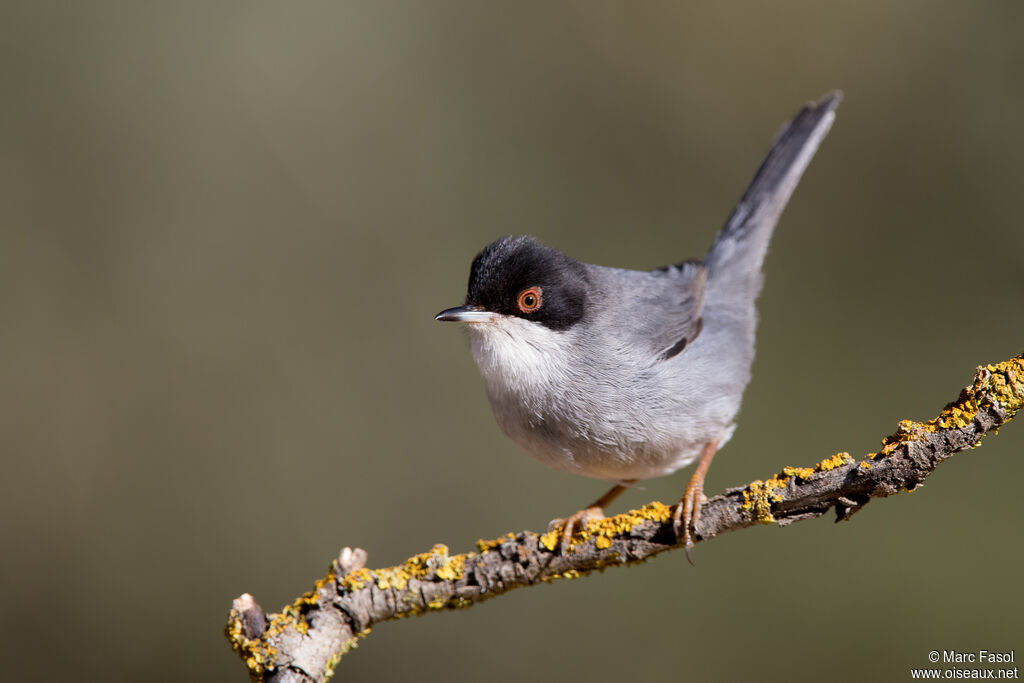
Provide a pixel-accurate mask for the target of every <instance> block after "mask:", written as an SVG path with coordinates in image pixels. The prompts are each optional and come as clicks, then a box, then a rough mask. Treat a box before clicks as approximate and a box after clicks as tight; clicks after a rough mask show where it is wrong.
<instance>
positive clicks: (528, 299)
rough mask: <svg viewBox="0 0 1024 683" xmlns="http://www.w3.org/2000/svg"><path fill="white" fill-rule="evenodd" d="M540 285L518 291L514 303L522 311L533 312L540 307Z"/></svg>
mask: <svg viewBox="0 0 1024 683" xmlns="http://www.w3.org/2000/svg"><path fill="white" fill-rule="evenodd" d="M540 301H541V300H540V287H530V288H529V289H524V290H523V291H521V292H519V297H518V298H517V299H516V304H517V305H518V306H519V310H520V311H522V312H523V313H533V312H534V311H536V310H537V309H538V308H540Z"/></svg>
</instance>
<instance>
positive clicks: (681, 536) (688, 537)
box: [672, 479, 704, 565]
mask: <svg viewBox="0 0 1024 683" xmlns="http://www.w3.org/2000/svg"><path fill="white" fill-rule="evenodd" d="M703 503H704V482H703V481H700V482H694V480H692V479H691V480H690V483H689V484H688V485H687V487H686V491H685V492H684V493H683V497H682V498H681V499H680V500H679V504H678V505H676V509H675V512H673V514H672V530H673V531H674V532H675V535H676V543H681V544H682V545H683V552H684V553H686V561H687V562H689V563H690V564H691V565H693V558H692V557H690V549H691V548H693V546H694V544H695V543H696V542H697V522H698V521H700V509H701V505H702V504H703Z"/></svg>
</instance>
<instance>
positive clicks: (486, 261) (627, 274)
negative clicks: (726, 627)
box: [436, 91, 842, 558]
mask: <svg viewBox="0 0 1024 683" xmlns="http://www.w3.org/2000/svg"><path fill="white" fill-rule="evenodd" d="M841 98H842V94H841V93H840V92H838V91H836V92H832V93H829V94H828V95H826V96H825V97H823V98H822V99H821V100H820V101H818V102H816V103H812V104H808V105H806V106H805V107H804V108H803V109H801V110H800V112H799V113H797V115H796V116H795V117H794V118H793V120H792V121H790V122H789V123H788V124H787V125H786V126H785V127H783V129H782V131H781V133H779V135H778V137H777V139H776V141H775V144H774V145H773V146H772V148H771V150H770V151H769V152H768V156H767V157H766V158H765V160H764V162H762V164H761V167H760V168H759V169H758V171H757V173H756V174H755V175H754V178H753V180H752V181H751V183H750V186H749V187H748V188H747V190H746V192H745V193H744V194H743V196H742V198H740V201H739V204H738V205H737V206H736V208H735V209H734V210H733V212H732V215H731V216H730V217H729V219H728V220H727V221H726V223H725V226H724V227H723V228H722V229H721V231H720V232H719V233H718V236H717V237H716V238H715V241H714V244H712V246H711V249H710V250H709V251H708V253H707V255H706V256H705V257H704V259H703V260H690V261H684V262H682V263H679V264H676V265H671V266H665V267H662V268H657V269H655V270H650V271H635V270H624V269H621V268H608V267H604V266H596V265H590V264H587V263H581V262H580V261H577V260H576V259H573V258H571V257H569V256H566V255H565V254H563V253H561V252H559V251H557V250H555V249H551V248H549V247H546V246H544V245H542V244H541V243H540V242H538V241H536V240H535V239H533V238H531V237H526V236H518V237H503V238H501V239H499V240H497V241H496V242H493V243H492V244H489V245H488V246H486V247H484V249H483V250H482V251H481V252H480V253H479V254H477V256H476V258H475V259H474V260H473V265H472V267H471V269H470V274H469V290H468V293H467V294H466V303H465V305H464V306H458V307H456V308H449V309H447V310H445V311H442V312H440V313H438V314H437V316H436V320H443V321H455V322H462V323H467V324H468V325H467V327H468V330H469V339H470V347H471V349H472V353H473V359H474V360H475V361H476V364H477V366H478V367H479V369H480V372H481V374H482V375H483V377H484V381H485V383H486V386H487V396H488V398H489V399H490V403H491V408H492V410H493V411H494V416H495V418H496V419H497V421H498V425H499V426H500V427H501V429H502V431H504V432H505V434H507V435H508V436H509V438H511V439H512V440H513V441H515V442H516V443H517V444H518V445H519V446H520V447H522V448H523V449H524V450H525V451H526V452H527V453H529V454H530V455H532V456H533V457H534V458H536V459H537V460H539V461H541V462H542V463H544V464H546V465H549V466H551V467H553V468H555V469H557V470H563V471H566V472H573V473H576V474H582V475H586V476H589V477H596V478H599V479H605V480H608V481H612V482H615V486H614V487H613V488H612V489H611V490H610V491H608V493H606V494H605V495H604V496H602V497H601V498H599V499H598V500H596V501H595V502H594V503H593V504H592V505H589V506H587V507H586V508H584V509H582V510H580V511H579V512H577V513H576V514H574V515H572V516H570V517H569V518H568V519H566V520H564V529H563V533H562V545H561V550H562V552H563V553H566V552H568V551H569V549H570V543H571V538H572V534H573V531H574V529H575V528H576V527H577V526H578V525H581V524H585V522H586V520H587V519H588V518H592V517H600V516H601V515H602V514H603V508H604V507H605V506H607V505H608V504H609V503H611V502H612V500H614V499H615V498H616V497H617V496H618V495H619V494H620V493H622V491H623V490H625V488H626V487H627V486H629V485H630V484H632V483H633V482H635V481H636V480H637V479H649V478H652V477H660V476H663V475H667V474H671V473H673V472H675V471H676V470H678V469H680V468H682V467H685V466H687V465H689V464H691V463H692V462H694V461H695V460H696V461H698V464H697V469H696V471H695V472H694V474H693V476H692V478H691V479H690V482H689V484H688V486H687V487H686V491H685V493H684V494H683V496H682V498H681V500H680V501H679V504H678V505H677V506H676V509H675V514H674V518H673V521H674V529H675V532H676V538H677V541H679V542H682V543H683V544H684V547H685V548H686V554H687V558H689V556H690V552H689V551H690V548H692V547H693V544H694V539H695V537H696V524H697V521H698V519H699V516H700V508H701V504H702V501H703V496H704V492H703V489H704V475H705V473H706V472H707V469H708V466H709V465H710V464H711V459H712V458H713V457H714V455H715V452H716V451H717V450H718V449H719V448H721V447H722V446H723V445H724V444H725V442H726V441H728V440H729V437H730V436H731V435H732V432H733V429H734V427H735V425H734V422H733V420H734V419H735V417H736V413H737V412H738V411H739V408H740V400H741V399H742V397H743V390H744V389H745V388H746V386H747V383H748V382H749V381H750V366H751V363H752V362H753V359H754V330H755V327H756V325H757V312H756V310H755V308H754V302H755V299H756V298H757V295H758V293H759V292H760V290H761V282H762V275H761V264H762V262H763V260H764V256H765V252H766V250H767V248H768V242H769V240H770V238H771V235H772V231H773V229H774V228H775V223H776V222H777V221H778V218H779V215H780V214H781V213H782V210H783V208H784V207H785V206H786V203H787V201H788V200H789V197H790V195H791V194H792V193H793V190H794V189H795V188H796V185H797V182H798V181H799V180H800V176H801V175H802V174H803V172H804V169H805V168H806V167H807V164H808V163H809V162H810V160H811V157H812V156H813V155H814V152H815V151H816V150H817V148H818V145H819V144H821V141H822V139H823V138H824V137H825V135H826V133H827V132H828V130H829V128H830V127H831V125H832V121H833V119H834V118H835V109H836V107H837V106H838V105H839V101H840V99H841ZM561 521H563V520H555V522H556V523H557V522H561Z"/></svg>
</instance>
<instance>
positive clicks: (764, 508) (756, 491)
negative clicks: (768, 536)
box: [740, 477, 789, 524]
mask: <svg viewBox="0 0 1024 683" xmlns="http://www.w3.org/2000/svg"><path fill="white" fill-rule="evenodd" d="M788 480H789V477H784V478H782V479H779V478H778V477H772V478H771V479H769V480H768V481H761V480H760V479H758V480H757V481H752V482H750V483H749V484H747V488H745V489H743V503H742V504H741V505H740V510H753V511H754V514H755V515H756V516H757V521H759V522H761V523H762V524H772V523H774V522H775V517H774V515H772V503H777V502H779V501H780V500H782V496H780V495H779V494H778V493H776V491H777V490H778V489H781V488H785V486H786V482H787V481H788Z"/></svg>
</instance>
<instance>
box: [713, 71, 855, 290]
mask: <svg viewBox="0 0 1024 683" xmlns="http://www.w3.org/2000/svg"><path fill="white" fill-rule="evenodd" d="M842 98H843V94H842V93H841V92H840V91H838V90H834V91H832V92H830V93H828V94H827V95H825V96H824V97H822V98H821V99H820V100H818V101H817V102H813V103H810V104H807V105H806V106H804V108H803V109H801V110H800V112H799V113H798V114H797V115H796V116H795V117H793V120H792V121H790V122H789V123H787V124H786V125H785V126H784V127H783V128H782V131H781V132H780V133H779V135H778V137H776V139H775V144H774V145H772V148H771V151H769V152H768V156H767V157H765V159H764V161H763V162H761V167H760V168H759V169H757V173H756V174H754V179H753V180H751V181H750V185H749V187H747V191H746V192H744V193H743V197H741V198H740V201H739V203H738V204H737V205H736V208H735V209H733V212H732V215H731V216H729V220H727V221H726V222H725V226H724V227H723V228H722V229H721V231H719V233H718V236H717V237H716V238H715V243H714V244H713V245H712V246H711V250H710V251H708V254H707V256H706V257H705V259H704V262H705V263H706V264H707V267H708V285H709V290H716V289H717V290H719V293H721V294H725V293H726V291H731V292H737V291H738V290H739V291H744V290H745V291H747V292H749V294H750V296H751V297H752V298H753V297H756V296H757V292H758V290H759V289H760V283H761V262H762V261H763V260H764V255H765V252H766V251H767V250H768V242H769V240H771V236H772V231H773V230H774V229H775V223H776V222H777V221H778V220H779V215H780V214H781V213H782V210H783V209H784V208H785V207H786V203H787V202H788V201H789V197H790V195H792V194H793V190H794V189H796V184H797V183H798V182H799V181H800V176H802V175H803V173H804V169H806V168H807V164H809V163H810V161H811V157H813V156H814V152H815V151H816V150H817V149H818V145H820V144H821V141H822V139H824V137H825V135H826V134H827V133H828V130H829V128H831V127H832V121H833V120H834V119H835V116H836V115H835V109H836V107H837V106H839V101H840V100H842ZM716 281H717V282H716ZM715 285H718V286H717V287H716V286H715ZM723 290H726V291H723ZM709 294H711V292H710V291H709Z"/></svg>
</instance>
